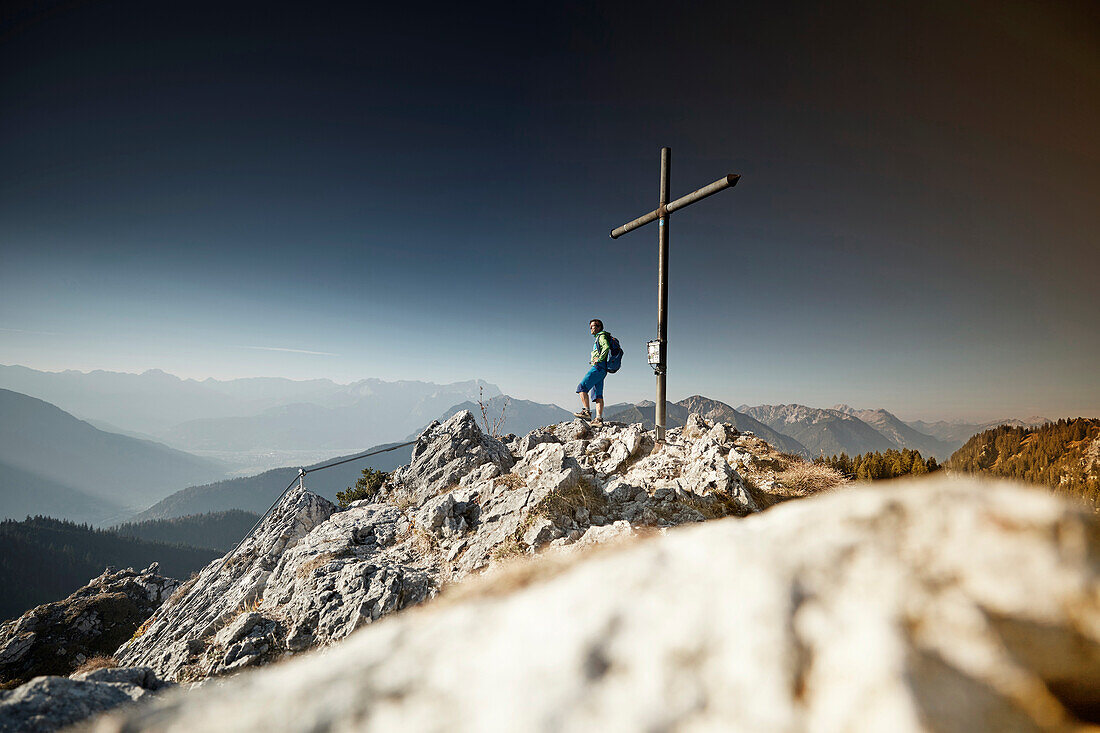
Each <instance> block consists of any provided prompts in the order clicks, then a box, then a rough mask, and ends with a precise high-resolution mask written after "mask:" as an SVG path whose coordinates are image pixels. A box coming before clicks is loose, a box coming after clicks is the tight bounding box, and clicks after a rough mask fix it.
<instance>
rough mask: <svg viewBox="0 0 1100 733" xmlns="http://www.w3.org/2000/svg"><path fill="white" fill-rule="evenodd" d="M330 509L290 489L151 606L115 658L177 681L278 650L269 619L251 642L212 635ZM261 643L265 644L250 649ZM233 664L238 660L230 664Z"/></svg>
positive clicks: (253, 603) (252, 606)
mask: <svg viewBox="0 0 1100 733" xmlns="http://www.w3.org/2000/svg"><path fill="white" fill-rule="evenodd" d="M335 511H336V507H335V506H334V505H333V504H332V503H331V502H329V501H327V500H326V499H323V498H322V497H320V496H317V495H316V494H312V493H310V492H309V491H305V490H302V489H298V488H294V489H292V490H291V491H290V492H289V493H287V495H286V496H284V497H283V499H282V500H281V501H280V502H279V503H278V505H276V506H275V508H274V509H272V511H271V513H270V514H269V515H268V516H267V517H266V518H265V519H264V521H263V522H262V523H261V524H260V526H258V527H257V528H256V531H255V532H253V533H252V535H251V536H250V537H249V538H248V539H247V540H245V542H244V543H242V545H241V546H240V547H239V548H238V549H237V550H236V551H235V552H233V553H232V554H231V555H228V556H226V557H225V558H220V559H218V560H215V561H214V562H212V563H210V564H209V565H207V566H206V567H205V568H204V569H203V570H202V572H200V573H199V574H198V575H197V576H196V577H195V578H193V579H192V580H190V581H188V583H186V584H184V586H182V587H181V589H180V590H179V592H177V593H176V594H175V595H173V596H172V597H171V598H170V599H168V601H166V602H165V603H164V605H163V606H161V607H160V608H159V609H158V610H157V613H156V614H155V615H154V616H153V617H152V618H151V620H150V621H149V624H148V628H145V629H143V630H142V631H141V633H140V634H138V635H137V636H135V637H134V638H133V639H131V640H130V641H128V642H126V643H125V644H123V645H122V646H121V647H119V648H118V651H116V652H115V658H116V659H117V660H118V661H119V663H120V664H123V665H129V666H147V667H151V668H152V669H153V670H154V671H155V672H156V673H157V674H158V675H160V676H161V677H163V678H165V679H168V680H173V681H177V682H179V681H190V680H195V679H201V678H202V677H205V676H207V675H210V674H218V673H224V672H225V671H226V669H227V668H228V667H229V666H230V665H231V664H232V663H233V662H235V661H239V660H240V659H241V657H242V656H245V657H247V656H252V659H250V661H249V662H248V664H255V663H258V662H260V661H261V657H262V659H267V658H271V657H273V656H275V655H276V654H277V653H279V652H281V649H280V648H279V647H280V643H279V641H278V639H279V638H280V637H282V636H283V634H284V632H285V629H283V628H282V625H281V624H280V623H278V620H277V619H268V622H267V623H266V624H264V628H265V629H266V631H265V634H266V636H265V637H264V638H265V639H269V641H263V640H257V642H258V643H253V644H252V646H251V648H249V647H247V646H246V645H243V644H242V645H240V646H233V647H232V648H229V649H227V648H226V647H224V646H222V645H221V644H219V643H218V641H217V640H218V638H219V636H218V634H219V632H221V631H222V630H223V629H225V628H226V627H228V626H230V625H232V624H233V623H234V622H238V621H239V619H240V617H241V616H243V615H244V614H246V613H248V612H250V611H255V610H257V609H258V607H259V604H260V600H261V598H262V597H263V594H264V590H265V588H266V587H267V582H268V579H269V578H270V577H271V574H272V571H273V570H275V568H276V567H277V566H278V565H279V563H280V561H281V560H282V559H283V556H284V554H285V553H287V552H288V551H289V550H290V549H292V548H293V547H294V545H296V544H297V543H298V542H299V541H300V540H301V539H302V538H303V537H305V536H306V535H308V534H309V533H310V531H311V530H312V529H314V528H315V527H317V526H318V525H320V524H321V523H322V522H324V521H325V520H326V519H328V518H329V517H330V516H331V515H332V514H333V512H335ZM352 511H355V510H352ZM341 513H342V514H346V513H347V512H341ZM220 638H223V639H224V637H220ZM265 643H266V644H267V648H265V649H263V651H262V652H261V651H257V650H258V649H260V648H261V647H264V645H265ZM240 666H245V663H241V664H238V665H237V667H233V669H237V668H239V667H240Z"/></svg>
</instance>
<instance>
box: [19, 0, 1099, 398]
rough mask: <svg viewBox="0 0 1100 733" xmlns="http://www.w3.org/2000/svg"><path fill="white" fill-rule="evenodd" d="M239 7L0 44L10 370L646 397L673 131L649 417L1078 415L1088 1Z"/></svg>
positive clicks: (1091, 105) (143, 16) (52, 24)
mask: <svg viewBox="0 0 1100 733" xmlns="http://www.w3.org/2000/svg"><path fill="white" fill-rule="evenodd" d="M51 7H52V8H53V9H52V12H46V10H49V9H50V8H51ZM264 8H265V10H264V12H263V13H262V14H257V12H256V9H255V7H253V6H251V5H249V4H240V5H233V6H230V7H229V9H227V8H226V7H224V4H214V3H209V4H206V3H189V4H186V5H184V4H178V5H171V4H163V5H158V6H151V5H149V4H143V3H136V2H113V3H108V2H87V3H81V4H75V5H74V4H62V3H58V4H50V3H45V4H42V3H37V4H31V5H28V6H27V7H26V8H25V9H24V10H23V11H21V12H17V13H16V14H15V15H14V16H13V18H14V20H13V21H11V22H9V23H8V24H7V25H6V26H5V27H4V30H3V33H2V34H0V38H2V39H3V40H2V41H0V69H2V71H0V94H2V96H3V99H4V100H5V102H4V104H3V106H2V107H0V257H2V261H3V268H2V273H3V274H2V275H0V277H2V285H3V287H2V288H0V362H2V363H8V364H11V363H18V364H24V365H27V366H30V367H34V368H39V369H65V368H74V369H83V370H87V369H94V368H103V369H114V370H120V371H141V370H144V369H147V368H161V369H164V370H166V371H169V372H172V373H175V374H179V375H181V376H193V377H205V376H215V377H222V378H224V377H235V376H256V375H270V376H286V377H291V378H312V377H329V378H333V379H336V380H339V381H352V380H355V379H360V378H364V377H379V378H383V379H400V378H408V379H425V380H432V381H438V382H446V381H455V380H460V379H469V378H474V377H479V378H484V379H488V380H490V381H492V382H494V383H497V384H499V385H500V386H501V388H502V389H504V390H505V391H507V392H509V393H512V394H515V395H517V396H519V397H523V398H527V399H534V400H538V401H544V402H551V401H552V402H557V403H559V404H563V405H570V404H571V400H572V399H573V388H574V386H575V384H576V382H577V381H578V379H579V378H580V375H581V373H582V372H583V368H584V365H585V361H586V357H587V352H588V349H589V337H588V335H587V321H588V319H589V318H591V317H593V316H598V317H601V318H603V320H604V321H605V323H606V324H607V327H608V328H609V329H610V330H612V331H613V332H614V333H615V334H616V335H617V336H619V338H620V339H621V340H622V342H623V344H624V346H625V348H626V349H627V354H628V356H627V362H626V367H624V369H623V371H622V372H621V373H620V374H618V375H615V376H614V377H612V378H611V380H612V381H610V382H609V390H608V397H609V399H610V400H612V401H619V400H620V399H621V400H631V401H633V400H639V399H647V398H650V399H651V398H652V392H653V377H652V374H651V372H650V370H649V368H648V367H647V366H646V365H645V363H644V342H645V341H646V340H647V339H648V338H651V337H652V336H653V334H654V331H655V318H656V304H655V289H656V288H655V286H656V283H655V280H656V275H655V267H656V241H655V240H656V231H655V230H654V229H653V228H652V227H648V228H645V229H642V230H638V231H636V232H634V233H631V234H630V235H627V236H626V237H623V238H621V239H619V240H616V241H612V240H610V239H609V238H608V237H607V232H608V230H610V229H611V228H612V227H614V226H617V225H619V224H621V223H624V222H625V221H627V220H629V219H631V218H633V217H635V216H637V215H640V214H642V213H645V212H646V211H648V210H649V209H651V208H653V207H654V205H655V204H656V200H655V199H656V196H657V177H658V151H659V148H660V147H661V146H662V145H667V146H670V147H671V148H672V150H673V169H672V170H673V174H672V183H673V193H674V195H681V194H683V193H686V192H688V191H690V190H692V189H694V188H696V187H698V186H700V185H703V184H705V183H709V182H710V181H712V180H714V179H716V178H718V177H720V176H721V175H724V174H725V173H730V172H733V173H740V174H742V175H743V179H742V181H741V182H740V183H739V184H738V186H737V187H736V188H735V189H733V190H732V191H728V192H724V193H722V194H719V195H718V196H715V197H713V198H711V199H708V200H707V201H704V202H701V203H699V204H697V205H695V206H693V207H691V208H689V209H687V210H685V211H684V212H683V213H681V214H677V215H675V216H674V217H673V220H672V228H671V263H670V310H669V314H670V315H669V333H670V373H669V390H670V397H672V398H674V399H679V398H681V397H684V396H687V395H690V394H695V393H702V394H706V395H708V396H711V397H715V398H718V399H722V400H724V401H727V402H730V403H732V404H735V405H737V404H741V403H742V402H747V403H750V404H758V403H776V402H802V403H807V404H811V405H821V406H827V405H832V404H834V403H837V402H847V403H850V404H852V405H855V406H858V407H864V406H866V407H885V408H887V409H890V410H891V411H893V412H896V413H898V414H899V415H901V416H902V417H906V418H924V419H937V418H948V419H951V418H969V419H993V418H998V417H1003V416H1006V415H1018V416H1024V415H1032V414H1041V415H1045V416H1051V417H1056V416H1061V415H1071V414H1072V415H1077V414H1085V415H1097V414H1100V386H1098V385H1100V380H1098V379H1097V378H1096V375H1097V373H1098V371H1097V368H1096V364H1097V361H1098V357H1100V329H1098V328H1097V326H1096V324H1097V314H1098V309H1097V306H1096V281H1097V272H1098V271H1100V254H1098V252H1100V247H1097V244H1098V243H1097V236H1098V235H1097V232H1098V231H1100V141H1098V139H1097V136H1096V135H1095V130H1096V129H1100V43H1098V42H1097V41H1098V40H1100V23H1098V16H1097V13H1098V11H1097V9H1096V7H1095V6H1092V5H1090V4H1088V3H1081V4H1073V3H1070V4H1065V5H1064V6H1060V7H1059V8H1057V9H1051V8H1045V7H1043V5H1041V4H1039V3H1026V2H1008V3H996V4H993V3H982V2H979V3H969V4H968V3H939V2H931V3H900V4H891V7H889V8H883V7H880V4H878V3H861V2H848V3H835V4H830V5H829V7H828V8H822V7H821V6H820V4H817V3H788V4H779V5H774V6H773V5H769V7H768V8H760V7H757V6H756V5H755V4H739V3H722V4H712V5H709V6H708V5H706V4H700V5H696V6H692V7H691V8H687V9H685V10H682V11H680V12H679V13H678V14H676V15H675V16H674V17H671V18H669V19H668V23H667V24H666V25H665V26H659V25H658V24H654V23H651V22H649V21H647V20H646V18H647V17H651V16H650V14H649V12H648V11H647V10H646V8H644V7H642V6H638V5H636V4H632V5H630V6H622V7H616V6H613V5H593V4H576V5H572V4H564V5H561V6H560V7H558V8H556V9H555V10H553V11H552V12H551V11H548V10H547V11H536V10H530V9H528V10H521V9H517V8H515V7H513V6H504V5H502V6H499V7H490V6H480V7H479V8H476V9H474V10H473V11H470V10H469V9H466V10H463V11H461V12H459V11H458V10H450V11H439V12H438V13H430V14H424V13H422V12H420V11H418V10H417V9H415V8H410V9H407V10H406V9H402V8H397V9H391V10H388V11H384V12H381V13H377V12H372V13H370V14H367V13H366V12H365V11H363V10H358V11H347V10H344V9H341V8H339V7H337V6H324V7H321V8H320V9H309V10H302V9H300V6H294V5H287V6H285V7H283V6H279V5H278V4H275V5H271V4H265V5H264ZM44 9H45V10H44Z"/></svg>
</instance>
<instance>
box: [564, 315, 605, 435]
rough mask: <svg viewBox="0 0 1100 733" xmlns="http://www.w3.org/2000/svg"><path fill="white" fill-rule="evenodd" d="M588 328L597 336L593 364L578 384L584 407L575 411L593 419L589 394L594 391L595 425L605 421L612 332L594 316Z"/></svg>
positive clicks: (590, 361) (593, 347) (580, 415)
mask: <svg viewBox="0 0 1100 733" xmlns="http://www.w3.org/2000/svg"><path fill="white" fill-rule="evenodd" d="M588 330H589V331H590V332H591V333H592V335H593V336H594V337H595V339H596V341H595V343H594V344H593V345H592V358H591V359H589V360H588V363H589V364H590V365H591V366H590V367H589V369H588V373H587V374H585V375H584V379H582V380H581V383H580V384H578V385H577V394H579V395H580V396H581V404H582V405H584V407H582V408H581V411H580V412H574V413H573V414H574V415H576V416H577V417H580V418H583V419H585V420H592V411H591V410H590V409H589V403H588V394H589V393H590V392H591V393H592V401H593V402H595V403H596V419H595V420H592V423H593V424H595V425H601V424H602V423H603V380H604V377H606V376H607V357H608V356H609V355H610V354H611V334H609V333H608V332H607V331H605V330H603V321H601V320H600V319H599V318H593V319H592V320H591V321H589V322H588Z"/></svg>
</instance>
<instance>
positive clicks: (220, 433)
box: [0, 365, 501, 473]
mask: <svg viewBox="0 0 1100 733" xmlns="http://www.w3.org/2000/svg"><path fill="white" fill-rule="evenodd" d="M0 388H4V389H9V390H12V391H15V392H19V393H22V394H25V395H28V396H31V397H36V398H38V399H40V400H44V401H46V402H49V403H51V404H53V405H56V406H57V407H59V408H60V409H62V410H64V411H66V412H69V413H71V414H72V415H74V416H75V417H77V418H79V419H81V420H85V421H87V422H88V423H89V424H92V425H94V426H96V427H98V428H100V429H101V430H104V431H107V432H111V433H116V434H122V435H126V436H129V437H136V438H143V439H147V440H155V441H158V442H161V443H165V444H167V445H169V446H171V447H173V448H177V449H179V450H184V451H188V452H194V453H197V454H199V455H205V456H207V457H212V458H216V459H217V460H219V461H222V462H225V463H228V464H230V465H231V467H235V468H236V469H237V471H233V472H234V473H236V472H238V471H240V470H242V469H245V470H248V471H249V472H250V473H251V472H255V471H256V470H257V469H259V470H263V469H266V468H273V467H276V466H280V465H286V463H287V462H289V461H288V458H287V453H297V454H299V455H300V454H310V455H312V460H310V461H309V462H313V461H315V460H318V459H319V458H321V457H326V456H334V455H340V454H348V453H352V452H355V451H358V450H362V449H364V448H365V447H366V446H370V445H377V444H379V443H384V442H387V441H395V440H399V439H400V438H401V437H402V436H404V435H407V434H409V433H411V432H413V431H416V430H419V428H421V427H423V426H424V425H426V424H427V423H429V422H431V421H432V420H434V419H436V418H438V417H440V416H441V415H442V414H443V413H444V412H446V411H447V410H448V409H450V408H451V407H453V406H455V405H458V404H460V403H465V402H475V401H476V400H478V399H483V400H490V399H492V398H495V397H499V396H501V391H500V389H499V388H497V387H496V386H495V385H492V384H489V383H488V382H485V381H483V380H468V381H464V382H454V383H451V384H434V383H431V382H417V381H398V382H386V381H383V380H380V379H362V380H359V381H356V382H352V383H351V384H338V383H336V382H333V381H331V380H328V379H311V380H306V381H294V380H291V379H283V378H268V377H257V378H248V379H231V380H217V379H203V380H194V379H180V378H179V377H176V376H173V375H171V374H167V373H166V372H163V371H160V370H157V369H152V370H149V371H146V372H143V373H141V374H125V373H119V372H105V371H93V372H77V371H71V370H70V371H64V372H43V371H38V370H35V369H29V368H27V367H23V366H4V365H0ZM292 460H293V459H292ZM299 460H300V458H299Z"/></svg>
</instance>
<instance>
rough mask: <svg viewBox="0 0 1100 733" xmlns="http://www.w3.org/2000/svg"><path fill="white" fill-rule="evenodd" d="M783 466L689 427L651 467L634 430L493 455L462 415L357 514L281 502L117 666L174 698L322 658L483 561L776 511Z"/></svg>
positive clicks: (728, 431) (562, 438) (612, 426)
mask: <svg viewBox="0 0 1100 733" xmlns="http://www.w3.org/2000/svg"><path fill="white" fill-rule="evenodd" d="M785 460H788V459H785V458H784V457H783V456H781V455H780V454H778V453H777V452H775V451H774V450H773V449H772V448H771V447H770V446H768V445H767V443H764V442H763V441H761V440H760V439H758V438H756V437H755V436H753V435H751V434H741V433H739V432H738V431H737V430H735V429H733V428H732V427H731V426H729V425H725V424H722V423H717V424H711V423H708V422H706V421H705V420H703V419H701V418H699V417H698V416H692V418H691V419H689V420H688V424H687V425H685V426H684V427H683V428H678V429H675V430H672V431H670V433H669V441H668V443H667V444H666V445H664V446H662V448H661V450H659V451H656V452H655V451H654V439H653V434H652V433H651V432H647V431H645V430H643V429H642V427H641V426H640V425H625V424H620V423H608V424H605V425H602V426H593V425H590V424H588V423H585V422H583V421H580V420H575V421H572V422H565V423H560V424H558V425H554V426H550V427H547V428H543V429H540V430H536V431H533V432H531V433H529V434H527V435H525V436H522V437H516V436H506V437H505V438H504V439H503V440H501V439H497V438H494V437H492V436H489V435H486V434H485V433H484V432H483V431H482V430H481V429H480V428H479V427H478V425H477V422H476V421H475V419H474V417H473V415H472V414H471V413H470V412H469V411H463V412H460V413H457V414H455V415H454V416H452V417H451V418H449V419H447V420H446V421H445V422H443V423H439V422H438V421H437V422H433V423H432V424H431V425H429V426H428V427H427V428H426V429H425V430H424V431H423V433H422V434H421V435H420V437H419V438H418V440H417V443H416V446H415V448H414V449H413V452H412V460H411V461H410V463H409V464H408V465H407V466H404V467H402V468H400V469H398V470H397V471H395V472H394V473H393V474H392V475H391V476H390V478H389V479H388V480H387V482H386V483H385V485H384V486H383V487H382V489H381V490H380V491H379V493H378V495H377V496H375V497H373V498H372V499H370V500H361V501H357V502H354V503H352V505H351V506H350V507H349V508H347V509H345V510H341V509H339V508H338V507H337V506H335V505H333V504H332V503H330V502H328V501H327V500H325V499H323V498H321V497H319V496H316V495H315V494H312V493H310V492H309V491H308V490H301V489H298V488H295V489H293V490H291V491H290V492H289V493H288V494H287V495H286V496H285V497H284V498H283V499H282V500H281V501H280V502H279V503H278V504H277V506H276V507H275V508H274V510H273V511H272V512H271V514H270V515H269V516H268V517H267V518H266V519H265V520H264V521H263V522H262V523H261V525H260V526H259V527H258V528H257V530H256V531H255V532H254V533H253V534H252V536H250V537H249V538H248V540H247V541H246V542H245V543H243V544H242V546H241V547H240V548H239V549H238V550H236V551H235V552H234V553H232V554H231V555H229V556H228V557H226V558H225V559H222V560H218V561H215V562H213V563H211V564H210V565H209V566H208V567H206V568H205V569H204V570H203V571H202V572H200V573H199V574H198V575H197V576H196V577H195V578H193V579H192V580H191V581H189V582H188V583H187V584H185V585H184V587H183V588H181V589H180V591H179V592H177V593H176V594H175V595H174V596H173V597H172V598H171V599H169V600H168V601H167V602H166V603H165V604H164V605H163V606H162V607H161V608H160V609H158V610H157V612H156V614H155V615H154V617H153V618H152V619H151V620H150V622H149V623H148V624H147V627H146V628H144V629H143V632H142V633H141V634H139V635H137V636H135V637H134V638H133V639H132V640H130V641H129V642H127V643H126V644H124V645H123V646H122V647H121V648H119V649H118V651H117V652H116V654H115V656H116V658H117V659H118V662H119V663H120V664H122V665H127V666H135V667H137V666H145V667H149V668H151V669H152V670H154V671H155V672H156V674H158V675H159V676H160V677H163V678H164V679H168V680H172V681H176V682H188V681H197V680H202V679H204V678H207V677H210V676H218V675H225V674H228V673H232V672H235V671H237V670H240V669H243V668H245V667H250V666H256V665H262V664H264V663H266V662H269V661H273V660H275V659H280V658H282V657H284V656H287V655H293V654H296V653H298V652H301V651H304V650H307V649H310V648H314V647H319V646H328V645H330V644H332V643H333V642H336V641H338V640H340V639H343V638H344V637H346V636H348V635H349V634H351V633H352V632H353V631H354V630H356V629H357V628H359V627H361V626H363V625H365V624H369V623H372V622H374V621H377V620H378V619H380V618H382V617H384V616H387V615H389V614H392V613H394V612H396V611H400V610H402V609H404V608H406V607H409V606H412V605H415V604H419V603H421V602H423V601H425V600H428V599H430V598H432V597H434V596H435V595H436V594H437V593H438V592H439V591H440V590H441V589H442V588H444V587H445V586H447V585H449V584H452V583H455V582H457V581H460V580H462V579H463V578H465V577H467V576H469V575H471V574H474V573H478V572H480V571H482V570H484V569H485V568H487V567H488V566H489V565H491V564H492V563H494V561H498V560H502V559H507V558H510V557H513V556H521V555H525V554H530V553H534V552H536V551H538V550H539V549H542V548H544V547H547V546H551V547H568V546H570V545H572V544H574V543H579V544H580V545H582V546H587V545H591V544H594V543H601V542H606V541H608V540H609V539H611V538H615V537H623V536H631V535H633V534H635V533H637V532H639V531H644V530H643V529H642V528H652V529H654V530H659V529H660V528H663V527H671V526H675V525H679V524H685V523H691V522H701V521H703V520H705V519H711V518H716V517H723V516H728V515H737V516H743V515H747V514H750V513H753V512H756V511H759V510H760V509H762V508H764V507H766V506H768V505H770V504H772V503H774V502H775V501H777V500H778V499H779V498H782V496H781V494H782V493H783V491H784V487H783V486H782V485H781V483H779V482H777V480H776V475H777V474H776V472H777V470H778V469H780V468H781V467H782V466H783V464H784V461H785Z"/></svg>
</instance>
